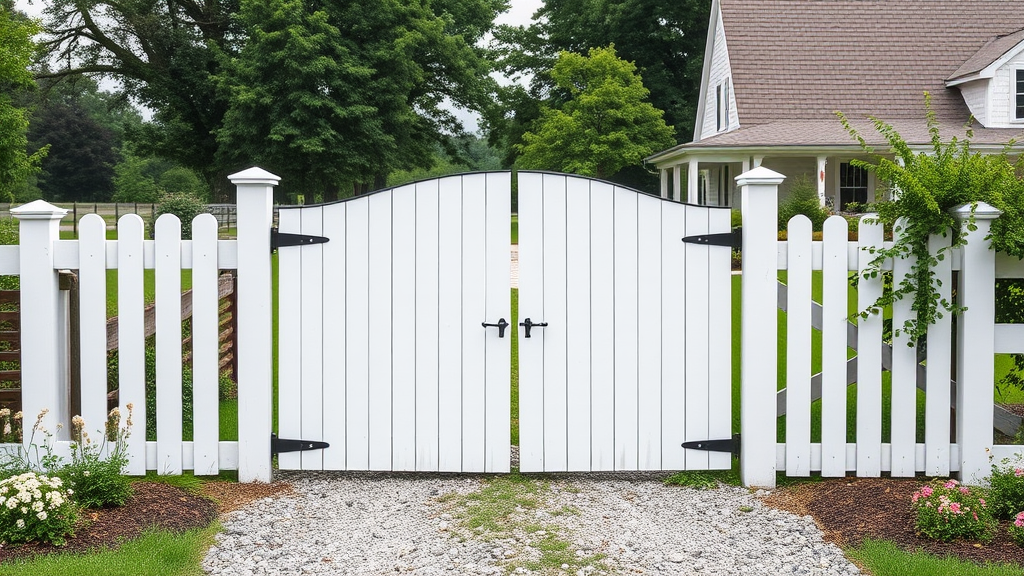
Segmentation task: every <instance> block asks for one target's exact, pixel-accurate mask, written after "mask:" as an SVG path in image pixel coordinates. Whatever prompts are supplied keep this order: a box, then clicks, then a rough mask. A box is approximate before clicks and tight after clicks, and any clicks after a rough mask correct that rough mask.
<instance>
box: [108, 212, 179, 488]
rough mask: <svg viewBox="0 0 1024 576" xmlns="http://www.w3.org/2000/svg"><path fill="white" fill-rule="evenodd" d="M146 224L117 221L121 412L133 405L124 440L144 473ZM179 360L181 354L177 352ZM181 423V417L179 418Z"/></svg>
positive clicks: (130, 217)
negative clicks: (128, 428) (144, 250)
mask: <svg viewBox="0 0 1024 576" xmlns="http://www.w3.org/2000/svg"><path fill="white" fill-rule="evenodd" d="M144 229H145V225H144V224H143V222H142V218H140V217H139V216H138V215H136V214H125V215H124V216H121V219H120V220H118V223H117V342H118V349H117V370H118V372H117V377H118V383H119V384H118V386H119V389H118V398H119V402H120V408H121V413H122V414H125V416H126V417H127V414H128V408H127V405H128V404H132V405H133V407H134V409H135V415H134V418H133V421H134V425H133V427H132V430H131V435H130V436H129V437H128V439H127V441H126V450H125V453H126V454H127V455H128V458H129V460H128V465H127V466H126V468H125V471H126V472H127V473H128V474H131V475H133V476H141V475H144V474H145V473H146V427H147V426H149V425H150V424H149V423H147V422H146V356H145V355H146V342H145V323H144V320H143V309H144V308H145V299H144V297H143V291H142V274H143V264H144V262H143V248H142V237H143V230H144ZM178 358H179V362H180V358H181V356H180V355H179V356H178ZM179 426H180V420H179Z"/></svg>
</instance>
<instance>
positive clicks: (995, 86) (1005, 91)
mask: <svg viewBox="0 0 1024 576" xmlns="http://www.w3.org/2000/svg"><path fill="white" fill-rule="evenodd" d="M1020 67H1024V52H1022V53H1020V54H1017V55H1016V56H1014V57H1013V58H1010V60H1009V61H1008V62H1007V63H1006V64H1003V65H1002V66H1000V67H999V69H998V70H996V74H995V77H993V78H992V80H990V82H992V90H991V98H992V102H991V105H990V109H991V110H992V117H991V118H990V119H989V120H990V121H989V122H983V124H984V125H985V127H987V128H1011V127H1019V126H1020V122H1014V123H1011V122H1010V121H1011V120H1012V118H1011V114H1012V109H1011V108H1010V102H1011V95H1010V90H1011V86H1012V85H1013V82H1012V80H1013V71H1014V69H1016V68H1020ZM966 97H967V96H966V94H965V95H964V98H966ZM968 105H970V103H969V102H968ZM971 110H972V111H973V110H974V109H973V108H971Z"/></svg>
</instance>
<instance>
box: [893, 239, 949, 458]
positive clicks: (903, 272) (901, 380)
mask: <svg viewBox="0 0 1024 576" xmlns="http://www.w3.org/2000/svg"><path fill="white" fill-rule="evenodd" d="M903 226H906V223H905V221H904V222H900V223H898V224H897V226H896V228H897V229H896V230H895V231H894V232H893V235H894V236H896V235H902V234H905V230H903V229H902V227H903ZM915 260H916V258H914V257H907V258H897V259H895V261H894V262H893V279H892V284H893V286H899V285H901V284H902V283H903V281H904V280H905V279H906V278H907V276H908V275H909V274H910V270H911V268H912V267H913V265H914V261H915ZM912 305H913V301H912V300H911V299H910V298H903V299H902V300H897V301H896V302H894V303H893V305H892V327H893V331H894V332H895V331H896V330H901V329H902V327H903V324H904V323H905V322H906V321H907V320H908V319H910V318H912V317H913V316H912V315H913V310H911V306H912ZM909 340H910V337H909V336H908V335H907V334H906V332H905V331H903V330H901V331H900V333H899V334H894V335H893V340H892V371H891V373H892V425H891V427H890V430H891V435H890V444H891V445H892V452H891V454H892V456H891V458H892V462H891V464H890V471H891V473H892V476H894V477H900V476H903V477H909V476H914V474H915V473H916V466H915V448H916V442H917V439H916V437H915V436H916V434H917V349H916V348H912V347H910V346H907V342H909ZM947 406H948V404H947ZM946 462H947V465H948V462H949V459H948V458H947V459H946Z"/></svg>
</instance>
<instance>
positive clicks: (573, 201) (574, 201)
mask: <svg viewBox="0 0 1024 576" xmlns="http://www.w3.org/2000/svg"><path fill="white" fill-rule="evenodd" d="M565 205H566V210H567V212H568V211H572V212H578V213H579V216H578V217H573V218H567V219H566V221H565V266H566V268H565V280H566V294H567V295H568V296H567V297H566V302H565V305H566V317H567V318H571V319H572V322H571V323H569V324H566V327H565V329H566V333H567V340H566V351H565V352H566V355H565V370H566V397H567V399H568V401H567V403H566V444H567V446H568V448H567V450H566V452H567V453H566V467H567V468H568V469H569V470H589V469H590V456H591V444H590V431H591V428H592V424H591V422H592V421H591V412H590V411H591V398H590V382H591V377H592V376H591V374H592V373H591V356H590V354H591V336H592V330H591V326H592V321H593V318H592V317H591V303H590V302H591V301H590V293H591V269H592V268H593V266H594V264H593V263H592V262H591V261H590V238H591V229H590V218H591V212H590V182H589V181H587V180H583V179H578V178H570V179H569V180H568V181H567V182H566V190H565ZM598 267H600V263H598ZM600 324H601V321H600V320H599V322H598V325H600ZM549 329H550V328H545V329H544V330H545V331H547V330H549Z"/></svg>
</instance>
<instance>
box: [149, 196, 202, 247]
mask: <svg viewBox="0 0 1024 576" xmlns="http://www.w3.org/2000/svg"><path fill="white" fill-rule="evenodd" d="M206 212H207V209H206V203H205V202H203V200H202V199H201V198H197V197H196V196H192V195H191V194H168V195H166V196H164V197H163V199H161V200H160V205H159V206H158V207H157V209H156V214H155V215H154V217H153V222H152V225H151V226H150V230H153V231H154V234H155V233H156V221H157V220H158V219H159V218H160V217H161V216H163V215H164V214H174V215H175V216H177V217H178V220H181V237H182V239H184V240H189V239H191V238H192V219H193V218H195V217H196V216H198V215H200V214H205V213H206Z"/></svg>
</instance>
